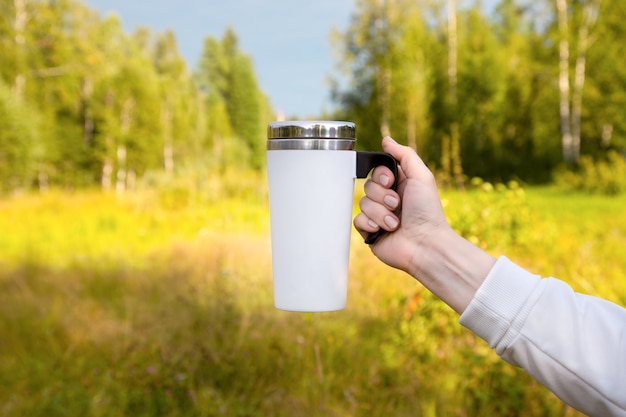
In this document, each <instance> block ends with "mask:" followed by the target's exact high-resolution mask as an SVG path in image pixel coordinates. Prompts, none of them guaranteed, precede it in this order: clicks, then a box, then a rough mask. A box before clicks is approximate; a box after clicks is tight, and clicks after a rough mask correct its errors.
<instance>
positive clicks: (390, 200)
mask: <svg viewBox="0 0 626 417" xmlns="http://www.w3.org/2000/svg"><path fill="white" fill-rule="evenodd" d="M384 201H385V204H387V206H388V207H390V208H392V209H395V208H396V207H398V199H397V198H395V197H392V196H390V195H386V196H385V198H384Z"/></svg>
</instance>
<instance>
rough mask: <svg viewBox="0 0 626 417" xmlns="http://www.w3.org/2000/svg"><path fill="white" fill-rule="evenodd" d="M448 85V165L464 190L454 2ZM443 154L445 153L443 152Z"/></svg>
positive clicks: (450, 19)
mask: <svg viewBox="0 0 626 417" xmlns="http://www.w3.org/2000/svg"><path fill="white" fill-rule="evenodd" d="M447 12H448V84H449V88H450V110H451V112H450V113H451V114H450V120H451V123H450V147H449V150H450V152H449V155H450V163H449V164H448V166H449V167H450V168H451V169H452V172H451V174H452V176H453V177H454V181H455V183H456V186H457V188H459V189H464V188H465V186H464V183H463V167H462V162H461V143H460V137H459V136H460V134H459V122H458V120H457V111H458V96H457V84H458V81H457V79H458V76H457V73H458V46H457V45H458V43H457V22H456V0H448V2H447ZM444 154H445V152H444Z"/></svg>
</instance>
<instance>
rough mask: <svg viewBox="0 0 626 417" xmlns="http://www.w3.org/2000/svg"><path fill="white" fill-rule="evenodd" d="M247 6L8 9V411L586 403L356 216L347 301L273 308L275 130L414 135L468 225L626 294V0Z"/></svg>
mask: <svg viewBox="0 0 626 417" xmlns="http://www.w3.org/2000/svg"><path fill="white" fill-rule="evenodd" d="M227 3H228V4H221V3H220V2H216V1H209V2H195V1H191V0H190V1H184V2H176V3H174V2H166V1H155V2H147V1H146V2H140V1H137V2H126V3H124V2H121V1H113V0H111V1H104V0H90V1H87V2H82V1H77V0H0V416H40V415H41V416H66V415H71V416H75V415H85V416H105V415H106V416H125V415H133V416H144V415H145V416H178V415H185V416H217V415H229V416H249V415H250V416H252V415H254V416H256V415H272V416H283V415H284V416H318V415H319V416H322V415H323V416H329V415H330V416H360V415H363V416H389V415H394V416H403V415H407V416H408V415H411V416H415V415H424V416H443V415H453V416H477V415H537V416H546V415H559V416H563V415H566V416H572V415H577V413H576V411H574V410H572V409H570V408H568V407H567V406H565V405H564V404H562V403H561V402H560V401H559V400H558V399H556V398H555V397H554V396H553V395H552V394H550V393H549V392H548V391H547V390H545V389H544V388H543V387H541V386H540V385H539V384H537V383H535V382H533V381H532V380H531V379H530V378H529V377H528V376H527V375H526V374H525V373H523V372H522V371H520V370H518V369H516V368H513V367H511V366H509V365H508V364H505V363H503V362H501V361H500V360H499V359H498V358H497V357H496V356H495V355H494V354H493V352H491V351H490V350H489V348H488V346H487V345H486V344H485V343H484V342H483V341H481V340H479V339H477V338H475V337H474V336H473V335H472V334H470V333H469V332H468V331H467V330H465V329H462V328H461V327H460V326H459V325H458V323H457V317H456V316H455V315H454V314H453V312H452V311H451V310H450V309H448V308H447V307H445V306H444V305H443V304H441V303H440V302H439V301H438V300H437V299H435V298H434V297H432V296H431V295H430V294H429V293H427V292H426V291H422V288H421V286H419V284H417V283H416V282H414V281H413V280H412V279H410V278H409V277H406V276H404V275H403V274H401V273H399V272H397V271H392V270H390V269H389V268H387V267H385V266H383V265H381V264H380V263H379V262H378V261H377V260H376V259H375V258H374V257H373V256H372V254H371V253H370V252H369V249H368V248H367V247H365V245H363V244H362V242H361V240H360V238H359V236H358V235H357V234H356V232H353V242H352V247H351V251H352V252H351V270H350V274H351V278H350V279H351V282H350V295H349V301H348V308H347V309H346V310H345V311H342V312H335V313H319V314H294V313H287V312H281V311H277V310H274V308H273V303H272V294H271V251H270V247H269V213H268V204H267V185H266V177H265V141H266V137H265V135H266V133H265V132H266V126H267V123H268V122H270V121H272V120H277V119H294V118H301V119H334V120H350V121H354V122H356V124H357V136H358V142H357V147H358V148H359V149H363V150H377V149H379V148H380V138H381V137H382V136H383V135H387V134H390V135H392V136H393V137H394V138H395V139H396V140H398V141H399V142H401V143H404V144H407V145H409V146H411V147H413V148H414V149H416V150H417V151H418V153H419V154H420V155H421V156H422V158H423V159H424V160H425V161H426V162H427V164H428V165H429V167H430V168H431V169H432V170H433V171H434V172H435V174H436V176H437V179H438V183H439V186H440V188H441V196H442V200H443V203H444V208H445V210H446V214H447V216H448V219H449V220H450V223H451V224H452V226H453V227H454V228H455V229H456V230H457V231H458V232H459V233H461V234H462V235H463V236H465V237H466V238H467V239H469V240H471V241H472V242H474V243H475V244H477V245H479V246H481V247H483V248H484V249H486V250H488V251H489V252H491V253H492V254H494V255H499V254H507V256H509V257H510V258H512V259H513V260H514V261H516V262H518V263H519V264H521V265H522V266H524V267H527V268H529V269H531V270H532V271H533V272H536V273H540V274H543V275H546V276H548V275H553V276H557V277H560V278H563V279H565V280H566V281H568V282H569V283H570V284H572V286H573V287H574V288H575V289H576V290H577V291H582V292H586V293H591V294H595V295H599V296H602V297H605V298H608V299H610V300H612V301H615V302H617V303H620V304H622V305H624V304H626V282H625V280H624V278H623V277H624V271H626V254H624V251H623V248H624V244H625V243H626V211H624V210H623V207H624V206H625V204H626V194H625V191H626V159H625V157H626V113H624V111H623V109H624V108H626V65H625V64H626V61H625V60H626V27H625V26H624V25H623V24H622V22H623V21H624V20H625V19H626V7H625V6H624V5H623V4H622V3H621V2H620V1H618V0H603V1H600V0H576V1H574V0H541V1H522V0H502V1H497V0H493V1H488V2H481V1H479V0H476V1H469V0H467V1H460V0H459V1H458V2H457V1H456V0H447V1H444V0H411V1H409V0H355V1H340V2H331V1H320V2H308V3H307V2H302V3H301V4H298V3H297V2H286V1H280V0H276V1H269V2H262V3H255V2H251V1H245V0H238V1H232V2H227ZM179 34H180V36H179ZM361 188H362V182H361V181H360V180H358V181H357V187H356V192H355V196H354V199H355V210H356V209H357V207H358V205H357V202H358V199H359V198H360V196H361V195H362V191H361Z"/></svg>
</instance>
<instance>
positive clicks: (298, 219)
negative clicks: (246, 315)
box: [267, 149, 356, 311]
mask: <svg viewBox="0 0 626 417" xmlns="http://www.w3.org/2000/svg"><path fill="white" fill-rule="evenodd" d="M355 165H356V152H354V151H352V150H324V149H314V150H302V149H268V150H267V174H268V181H269V200H270V221H271V238H272V270H273V279H274V304H275V306H276V308H278V309H282V310H290V311H334V310H341V309H343V308H345V306H346V298H347V291H348V263H349V256H350V231H351V227H352V202H353V195H354V178H355Z"/></svg>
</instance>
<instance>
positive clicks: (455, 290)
mask: <svg viewBox="0 0 626 417" xmlns="http://www.w3.org/2000/svg"><path fill="white" fill-rule="evenodd" d="M495 261H496V259H495V258H494V257H493V256H491V255H489V254H488V253H487V252H485V251H483V250H482V249H480V248H479V247H477V246H475V245H474V244H472V243H471V242H469V241H467V240H465V239H464V238H463V237H461V236H459V235H458V234H457V233H456V232H455V231H454V230H453V229H452V228H451V227H450V226H449V225H447V224H446V225H445V227H443V226H442V227H440V228H439V229H437V230H435V231H433V233H431V234H429V236H428V237H427V238H425V239H423V240H422V243H421V244H420V245H419V247H418V248H416V249H415V251H414V252H413V256H412V257H411V260H410V263H409V266H408V269H407V272H408V273H409V274H411V275H412V276H413V277H414V278H416V279H417V280H418V281H420V282H421V283H422V284H423V285H424V286H425V287H426V288H428V289H429V290H430V291H432V292H433V293H434V294H435V295H437V296H438V297H439V298H441V299H442V300H443V301H444V302H445V303H446V304H448V305H450V307H452V308H453V309H454V310H455V311H457V312H458V313H459V314H461V313H462V312H463V311H464V310H465V308H466V307H467V305H468V304H469V303H470V302H471V301H472V299H473V297H474V294H475V293H476V291H477V290H478V288H479V287H480V285H481V284H482V282H483V281H484V279H485V277H486V276H487V274H488V273H489V271H490V270H491V267H492V266H493V264H494V263H495Z"/></svg>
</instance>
